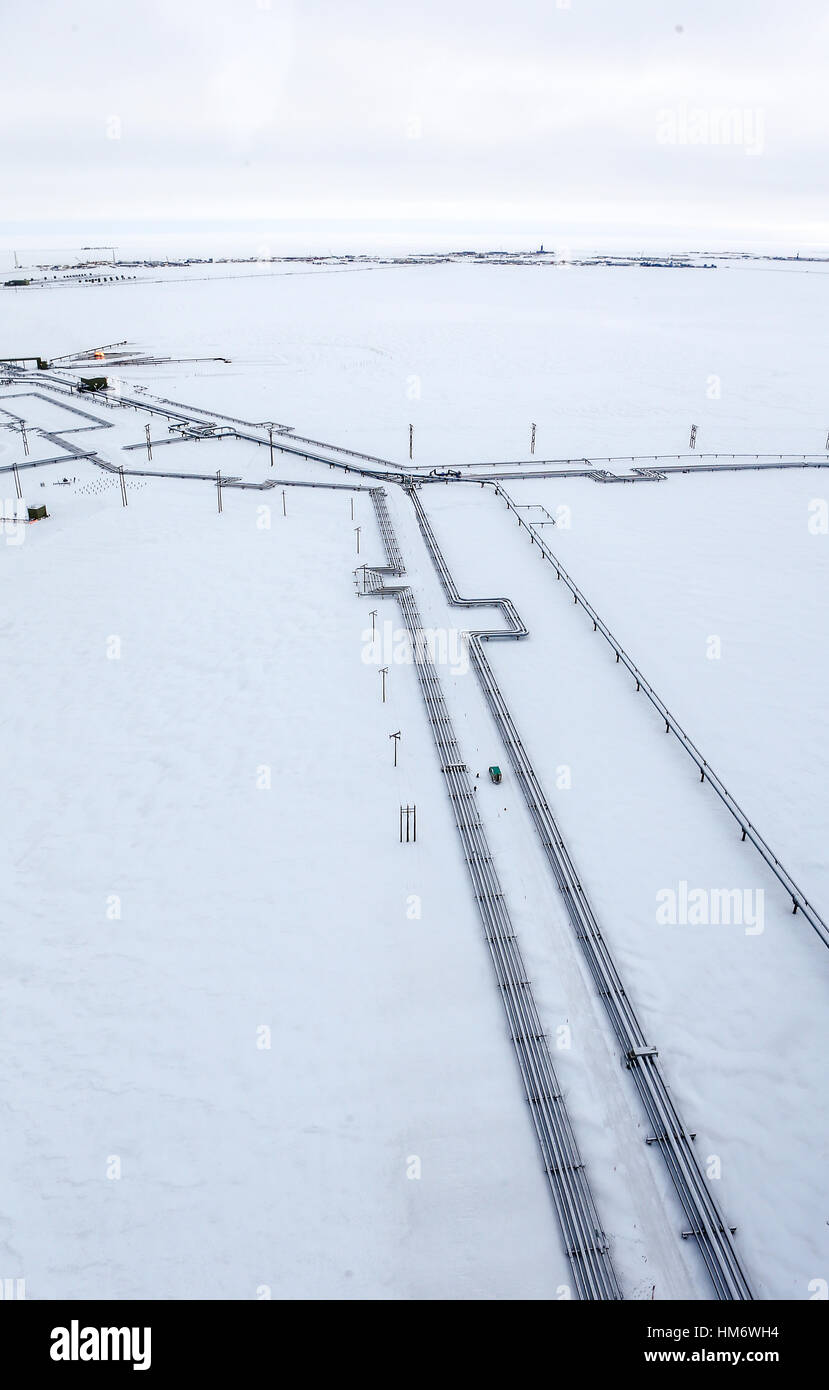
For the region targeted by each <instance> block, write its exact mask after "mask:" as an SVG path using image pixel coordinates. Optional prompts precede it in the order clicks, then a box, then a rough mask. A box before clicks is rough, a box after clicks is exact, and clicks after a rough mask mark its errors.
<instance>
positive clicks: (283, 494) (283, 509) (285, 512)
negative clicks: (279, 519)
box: [282, 487, 288, 516]
mask: <svg viewBox="0 0 829 1390" xmlns="http://www.w3.org/2000/svg"><path fill="white" fill-rule="evenodd" d="M282 515H283V516H287V515H288V508H287V505H286V502H285V489H284V487H283V489H282Z"/></svg>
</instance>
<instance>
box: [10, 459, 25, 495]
mask: <svg viewBox="0 0 829 1390" xmlns="http://www.w3.org/2000/svg"><path fill="white" fill-rule="evenodd" d="M12 467H13V469H14V486H15V489H16V491H17V497H18V501H20V502H22V501H23V489H22V488H21V486H20V474H19V473H18V471H17V464H16V463H15V464H12Z"/></svg>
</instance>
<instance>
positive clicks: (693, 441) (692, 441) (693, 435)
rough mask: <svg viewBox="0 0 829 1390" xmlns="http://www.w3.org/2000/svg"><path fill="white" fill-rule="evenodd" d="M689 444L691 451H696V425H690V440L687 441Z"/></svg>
mask: <svg viewBox="0 0 829 1390" xmlns="http://www.w3.org/2000/svg"><path fill="white" fill-rule="evenodd" d="M689 443H690V446H691V448H692V449H696V447H697V427H696V425H692V426H691V438H690V440H689Z"/></svg>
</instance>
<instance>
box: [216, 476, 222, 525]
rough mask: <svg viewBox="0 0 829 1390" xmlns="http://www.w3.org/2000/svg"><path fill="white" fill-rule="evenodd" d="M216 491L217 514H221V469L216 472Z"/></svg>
mask: <svg viewBox="0 0 829 1390" xmlns="http://www.w3.org/2000/svg"><path fill="white" fill-rule="evenodd" d="M216 493H217V495H218V499H219V516H221V514H222V474H221V469H220V470H219V472H218V473H217V474H216Z"/></svg>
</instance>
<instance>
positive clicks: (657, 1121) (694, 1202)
mask: <svg viewBox="0 0 829 1390" xmlns="http://www.w3.org/2000/svg"><path fill="white" fill-rule="evenodd" d="M409 496H410V498H411V501H412V504H413V506H414V508H415V512H416V515H417V520H418V524H419V526H420V530H421V533H422V535H423V538H424V540H425V542H426V545H427V548H428V550H429V553H430V555H431V557H432V560H433V563H434V565H435V568H436V570H437V572H438V575H439V576H440V580H441V583H442V585H443V588H444V592H445V593H446V596H447V598H448V600H449V602H450V604H452V605H453V606H458V605H460V606H463V607H472V606H478V605H480V606H492V605H493V604H498V605H500V606H501V608H502V611H503V612H504V614H505V617H506V618H507V621H508V623H509V628H510V630H509V631H506V632H505V631H503V630H500V631H492V630H479V631H473V632H470V633H469V634H468V637H469V653H470V660H471V663H472V666H473V669H474V671H475V674H476V677H477V679H478V681H479V683H480V685H481V689H482V690H483V693H484V697H485V699H486V702H487V705H488V706H489V709H490V712H491V714H492V717H493V719H494V721H495V724H496V727H497V728H498V731H499V734H500V736H501V738H502V740H503V742H504V746H505V747H506V750H507V755H508V757H509V759H510V763H511V764H512V768H513V771H514V773H515V776H516V779H517V781H518V784H519V786H520V787H521V791H522V793H523V796H524V799H525V801H526V803H527V807H528V809H529V812H530V815H531V817H532V819H533V823H534V825H535V827H536V830H537V832H538V836H539V839H540V841H541V845H542V848H543V849H544V852H545V854H546V856H547V860H548V862H549V864H550V867H551V869H552V872H553V876H554V878H555V880H556V883H557V884H558V887H559V889H560V891H561V894H562V897H563V898H564V903H565V906H566V908H567V913H568V916H569V918H570V921H571V924H572V926H573V929H574V932H575V935H576V938H577V940H578V941H579V943H580V946H581V949H582V951H583V953H584V956H585V958H586V961H587V964H588V967H589V969H590V972H591V974H592V976H593V979H594V981H595V984H596V988H597V990H598V993H599V995H600V997H601V999H602V1002H603V1004H604V1007H605V1010H606V1011H607V1014H608V1018H609V1020H610V1024H611V1027H612V1028H613V1031H614V1034H615V1035H616V1037H617V1039H618V1041H619V1043H620V1045H621V1048H622V1056H623V1060H624V1062H625V1065H626V1066H627V1067H628V1068H629V1070H630V1071H631V1074H632V1076H633V1080H634V1082H635V1084H636V1088H637V1090H638V1092H639V1096H640V1099H641V1101H642V1104H643V1105H644V1107H645V1111H646V1114H647V1116H648V1120H649V1122H650V1125H651V1127H652V1138H653V1139H654V1141H655V1142H656V1143H658V1145H659V1149H660V1152H661V1153H662V1155H663V1158H664V1159H665V1162H666V1164H667V1167H668V1172H669V1174H670V1177H671V1181H672V1183H673V1185H674V1188H675V1190H676V1192H677V1195H678V1197H679V1200H680V1203H681V1205H682V1209H683V1211H684V1213H685V1216H686V1219H687V1222H688V1229H689V1231H690V1233H691V1234H693V1235H694V1236H695V1237H696V1240H697V1245H698V1248H699V1250H700V1253H701V1255H702V1258H703V1261H704V1263H705V1267H706V1269H707V1270H708V1273H709V1275H710V1277H711V1280H712V1283H713V1285H714V1289H715V1291H716V1294H717V1297H718V1298H721V1299H732V1300H742V1299H751V1298H752V1297H753V1295H752V1292H751V1288H750V1285H749V1282H748V1278H747V1275H746V1273H745V1271H744V1270H743V1268H742V1265H741V1263H740V1258H739V1256H738V1254H737V1251H736V1249H735V1246H734V1241H733V1238H732V1233H731V1230H730V1228H729V1227H728V1225H727V1224H726V1222H725V1220H724V1218H723V1216H722V1214H721V1212H720V1210H719V1207H718V1206H717V1203H716V1201H715V1200H714V1198H713V1196H712V1195H711V1192H710V1190H709V1188H708V1185H707V1182H706V1179H705V1176H704V1175H703V1173H702V1170H701V1168H700V1166H699V1164H698V1162H697V1159H696V1156H695V1154H694V1151H693V1148H692V1141H691V1136H690V1134H689V1132H688V1130H687V1128H686V1126H685V1124H684V1123H683V1120H682V1118H681V1116H680V1114H679V1112H678V1110H677V1108H676V1106H675V1104H674V1101H673V1099H672V1097H671V1094H670V1092H669V1090H668V1087H667V1084H666V1082H665V1079H664V1077H663V1075H662V1072H661V1068H660V1066H659V1063H658V1060H657V1053H656V1049H655V1048H653V1047H650V1046H649V1045H648V1042H647V1039H646V1036H645V1034H644V1031H643V1029H642V1026H641V1024H640V1023H639V1020H638V1018H637V1016H636V1012H635V1010H634V1008H633V1005H632V1004H631V1001H630V998H629V996H628V993H627V991H626V990H625V988H624V986H623V984H622V980H621V977H620V975H619V972H618V969H617V967H616V964H615V962H614V960H613V957H612V956H611V954H610V951H609V949H608V946H607V943H606V942H605V940H604V938H603V936H602V934H601V931H600V930H599V925H598V922H597V921H596V918H595V915H594V913H593V910H592V907H591V905H590V902H589V901H588V898H587V894H586V893H585V891H584V888H583V887H582V884H581V882H580V879H579V876H578V873H577V871H576V868H575V866H574V864H573V861H572V859H571V857H570V854H569V851H568V849H567V846H566V845H565V843H564V840H563V838H562V835H561V832H560V830H559V828H558V825H557V823H556V821H555V818H554V816H553V814H552V811H551V810H550V807H549V805H548V803H547V799H546V796H545V794H544V790H543V787H542V786H541V783H540V782H539V780H538V777H537V776H536V773H535V770H534V768H533V766H532V763H531V762H530V759H529V756H528V754H527V752H526V750H525V748H524V745H523V743H522V742H521V739H520V737H519V734H518V730H517V728H516V726H515V723H514V721H513V719H512V715H511V714H510V711H509V708H508V706H507V703H506V701H505V699H504V697H503V695H502V694H501V691H500V689H499V687H498V683H497V681H496V680H495V677H494V675H493V673H492V669H491V667H490V665H489V662H488V660H487V658H486V656H485V655H484V651H483V645H482V644H483V642H485V641H495V640H500V641H504V640H507V641H509V640H516V639H519V638H521V637H524V636H526V635H527V628H526V627H525V626H524V624H523V623H522V621H521V619H520V617H518V614H517V613H516V611H515V608H514V605H512V604H511V603H510V601H509V600H499V599H480V600H474V599H462V598H461V597H460V595H459V594H458V591H457V588H456V586H455V582H454V579H453V578H452V575H451V572H450V570H449V568H448V566H447V564H446V561H445V559H444V557H443V554H442V552H441V550H440V547H439V546H438V543H437V541H436V539H435V535H434V532H433V530H432V527H431V524H430V522H429V519H428V517H427V516H426V513H425V511H424V509H423V505H422V503H421V501H420V499H419V497H418V496H417V493H416V492H415V490H414V489H410V490H409Z"/></svg>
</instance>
